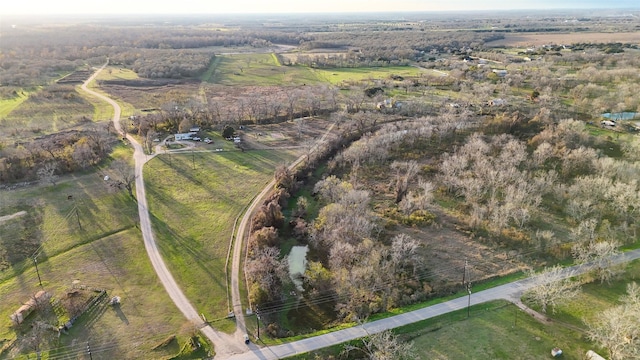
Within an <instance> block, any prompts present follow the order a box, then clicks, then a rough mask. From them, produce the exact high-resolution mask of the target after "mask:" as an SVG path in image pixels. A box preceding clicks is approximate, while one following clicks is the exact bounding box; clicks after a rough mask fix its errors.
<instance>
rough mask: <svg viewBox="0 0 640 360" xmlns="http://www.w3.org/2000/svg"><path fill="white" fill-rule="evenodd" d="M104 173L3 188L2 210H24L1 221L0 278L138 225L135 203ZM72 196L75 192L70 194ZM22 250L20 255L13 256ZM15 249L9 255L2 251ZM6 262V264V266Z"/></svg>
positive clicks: (9, 211)
mask: <svg viewBox="0 0 640 360" xmlns="http://www.w3.org/2000/svg"><path fill="white" fill-rule="evenodd" d="M103 176H104V175H103V174H101V173H90V174H87V175H75V176H73V175H72V176H65V177H63V178H61V179H60V182H59V183H58V184H57V185H55V186H51V185H38V186H34V187H28V188H24V189H17V190H13V191H2V192H1V193H0V196H1V200H2V201H1V204H2V206H1V208H0V216H4V215H11V214H15V213H18V212H20V211H25V212H26V215H24V216H21V217H18V218H15V219H13V220H11V221H8V222H4V223H3V224H0V229H4V230H5V231H2V235H1V237H0V239H2V243H0V264H4V265H5V266H2V267H0V269H2V268H4V270H3V271H0V281H2V280H6V279H9V278H11V277H14V276H19V275H20V274H21V273H22V271H24V270H25V269H29V268H31V266H32V262H31V258H30V256H32V254H34V253H37V255H38V259H39V260H41V261H44V260H46V259H47V258H49V257H52V256H56V255H59V254H62V253H65V252H67V251H69V250H71V249H73V248H74V247H77V246H80V245H83V244H87V243H91V242H93V241H95V240H97V239H100V238H103V237H105V236H109V235H111V234H114V233H117V232H120V231H123V230H127V229H130V228H133V227H135V225H136V223H137V221H138V220H137V207H136V204H135V202H134V201H133V199H131V198H130V197H129V196H128V195H127V194H126V191H125V190H119V189H117V188H114V187H112V186H110V184H109V182H105V181H104V180H103ZM69 197H71V198H70V199H69ZM16 251H19V252H20V253H21V255H20V256H15V252H16ZM3 253H5V254H14V256H12V257H11V258H7V257H4V256H2V254H3ZM7 265H8V266H7Z"/></svg>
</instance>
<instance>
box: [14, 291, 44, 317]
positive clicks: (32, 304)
mask: <svg viewBox="0 0 640 360" xmlns="http://www.w3.org/2000/svg"><path fill="white" fill-rule="evenodd" d="M49 298H51V295H49V293H48V292H46V291H44V290H40V291H38V292H37V293H36V294H35V295H34V296H33V297H32V298H31V299H29V301H27V302H26V303H25V304H24V305H22V306H20V307H19V308H18V310H16V311H15V312H14V313H13V314H11V315H9V317H10V318H11V321H13V323H14V324H22V323H23V322H24V319H26V318H27V316H29V314H31V313H32V312H33V310H35V309H36V307H37V305H38V304H39V303H42V302H45V301H49Z"/></svg>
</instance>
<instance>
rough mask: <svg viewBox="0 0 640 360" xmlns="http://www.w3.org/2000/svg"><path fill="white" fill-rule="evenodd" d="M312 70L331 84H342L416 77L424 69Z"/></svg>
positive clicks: (401, 67)
mask: <svg viewBox="0 0 640 360" xmlns="http://www.w3.org/2000/svg"><path fill="white" fill-rule="evenodd" d="M312 71H313V72H314V73H315V74H316V76H317V77H318V78H319V79H322V80H324V81H326V82H329V83H331V84H341V83H344V82H358V81H363V80H373V79H390V78H391V76H392V75H399V76H402V77H405V76H407V77H415V76H420V73H421V72H422V71H423V70H421V69H419V68H416V67H411V66H389V67H357V68H337V69H312Z"/></svg>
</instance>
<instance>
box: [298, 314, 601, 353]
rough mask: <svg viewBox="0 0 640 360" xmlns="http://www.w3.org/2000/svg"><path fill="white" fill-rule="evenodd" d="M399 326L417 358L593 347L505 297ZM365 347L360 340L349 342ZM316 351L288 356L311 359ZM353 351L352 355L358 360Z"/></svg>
mask: <svg viewBox="0 0 640 360" xmlns="http://www.w3.org/2000/svg"><path fill="white" fill-rule="evenodd" d="M470 315H471V316H470V317H469V318H467V310H461V311H457V312H453V313H450V314H447V315H443V316H439V317H436V318H433V319H429V320H425V321H421V322H418V323H415V324H411V325H407V326H404V327H401V328H398V329H396V331H394V333H396V334H398V336H399V340H400V341H401V342H405V341H411V342H413V353H414V357H412V358H413V359H416V360H418V359H425V360H426V359H438V360H447V359H452V360H453V359H455V360H458V359H505V360H512V359H522V360H525V359H526V360H529V359H549V358H550V357H551V355H550V352H551V349H553V348H554V347H559V348H561V349H562V350H563V352H564V355H563V358H564V359H572V360H581V359H583V355H584V354H585V353H586V351H587V350H589V349H591V348H592V346H591V345H590V344H589V343H588V342H586V341H585V340H584V339H583V338H582V337H581V334H580V333H579V332H576V331H575V330H571V329H567V328H565V327H562V326H546V325H544V324H542V323H540V322H538V321H537V320H535V319H534V318H532V317H530V316H528V315H527V314H525V313H524V312H523V311H522V310H520V309H519V308H517V307H516V306H515V305H512V304H510V303H508V302H506V301H495V302H490V303H485V304H480V305H476V306H472V307H471V309H470ZM350 344H351V345H355V346H361V345H362V343H361V342H360V341H353V342H350ZM341 351H342V345H338V346H334V347H332V348H329V349H325V350H322V351H320V352H318V353H317V354H319V356H320V357H321V358H323V357H324V358H327V357H328V356H330V355H334V356H336V355H337V354H339V353H340V352H341ZM315 355H316V354H303V355H299V356H294V357H290V358H288V359H297V360H311V359H315V358H316V357H315ZM359 355H360V353H359V352H357V351H354V352H353V353H352V356H350V357H348V359H357V358H358V357H357V356H359Z"/></svg>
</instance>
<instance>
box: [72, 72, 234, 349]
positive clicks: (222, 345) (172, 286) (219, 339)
mask: <svg viewBox="0 0 640 360" xmlns="http://www.w3.org/2000/svg"><path fill="white" fill-rule="evenodd" d="M105 66H106V64H105V65H103V66H102V67H101V68H100V69H98V70H97V71H96V72H95V73H94V74H93V75H92V76H91V77H90V78H89V79H88V80H87V81H85V83H84V84H83V85H82V86H81V87H82V90H83V91H85V92H87V93H89V94H91V95H93V96H95V97H97V98H99V99H101V100H103V101H106V102H107V103H109V104H110V105H111V106H112V107H113V110H114V113H113V124H114V126H115V129H116V131H118V133H120V134H121V136H125V134H124V133H123V132H122V127H121V126H120V116H121V113H122V112H121V109H120V106H119V105H118V103H116V102H115V101H113V100H112V99H110V98H109V97H107V96H105V95H102V94H100V93H98V92H95V91H93V90H90V89H88V88H87V85H88V84H89V83H90V82H91V81H93V80H94V79H95V78H96V76H98V74H99V73H100V71H102V69H104V67H105ZM126 138H127V140H128V141H129V143H130V144H131V146H133V148H134V153H133V158H134V161H135V175H136V199H137V201H138V214H139V217H140V230H141V231H142V238H143V240H144V246H145V248H146V250H147V254H148V255H149V260H151V264H152V265H153V269H154V270H155V272H156V274H157V275H158V278H159V279H160V281H161V282H162V285H163V286H164V288H165V290H166V291H167V293H168V294H169V296H170V297H171V300H173V302H174V303H175V304H176V306H177V307H178V309H179V310H180V311H181V312H182V314H184V316H185V317H186V318H187V319H188V320H190V321H192V322H194V324H197V326H198V327H199V328H200V331H201V332H202V333H203V334H204V335H205V336H206V337H207V338H208V339H209V341H211V342H212V343H213V344H214V347H215V351H216V354H217V355H219V356H220V357H222V358H224V357H228V356H230V355H231V354H237V353H241V352H243V351H246V347H242V346H240V345H239V344H237V341H234V339H233V337H232V336H231V335H228V334H225V333H221V332H219V331H216V330H214V329H213V328H212V327H211V326H209V325H208V324H206V323H204V322H203V321H202V319H201V318H200V316H199V314H198V312H197V311H196V309H195V308H194V307H193V305H192V304H191V303H190V302H189V300H188V299H187V297H186V296H185V295H184V293H183V292H182V290H181V289H180V287H179V286H178V284H177V283H176V281H175V279H174V278H173V276H172V275H171V272H170V271H169V269H168V268H167V266H166V264H165V262H164V260H163V259H162V256H161V255H160V251H159V250H158V246H157V244H156V241H155V238H154V235H153V230H152V228H151V219H150V217H149V210H148V206H147V197H146V192H145V187H144V178H143V171H142V169H143V167H144V164H145V163H146V162H147V161H148V160H150V159H152V158H153V156H154V155H146V154H145V153H144V151H143V150H142V146H141V145H140V144H139V143H138V142H137V140H136V139H135V138H134V137H133V136H131V135H129V134H126Z"/></svg>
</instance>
